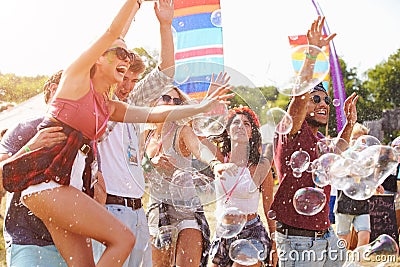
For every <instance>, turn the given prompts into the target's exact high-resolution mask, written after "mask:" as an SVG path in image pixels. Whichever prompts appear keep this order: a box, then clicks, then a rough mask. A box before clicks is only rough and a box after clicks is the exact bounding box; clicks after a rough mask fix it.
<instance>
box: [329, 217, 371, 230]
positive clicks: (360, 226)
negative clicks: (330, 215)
mask: <svg viewBox="0 0 400 267" xmlns="http://www.w3.org/2000/svg"><path fill="white" fill-rule="evenodd" d="M335 217H336V233H337V234H338V235H348V234H349V233H350V229H351V224H353V226H354V229H355V230H356V232H359V231H368V232H371V225H370V216H369V214H362V215H350V214H343V213H336V214H335Z"/></svg>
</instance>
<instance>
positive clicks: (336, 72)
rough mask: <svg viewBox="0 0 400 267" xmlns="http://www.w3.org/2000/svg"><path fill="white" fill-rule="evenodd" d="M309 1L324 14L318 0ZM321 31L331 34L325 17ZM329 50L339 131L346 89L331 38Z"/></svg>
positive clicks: (343, 121)
mask: <svg viewBox="0 0 400 267" xmlns="http://www.w3.org/2000/svg"><path fill="white" fill-rule="evenodd" d="M311 1H312V3H313V5H314V7H315V9H316V11H317V14H318V15H319V16H324V14H323V12H322V9H321V7H320V5H319V3H318V1H317V0H311ZM323 32H324V34H326V35H330V34H331V33H330V30H329V26H328V23H327V21H326V19H325V24H324V27H323ZM329 51H330V53H329V65H330V73H331V78H332V87H333V96H334V98H335V99H338V100H339V102H340V105H338V106H336V121H337V126H336V128H337V131H338V132H340V131H341V130H342V129H343V127H344V124H345V122H346V117H345V114H344V110H343V105H344V101H345V100H346V91H345V88H344V82H343V75H342V71H341V69H340V63H339V58H338V56H337V54H336V49H335V44H334V42H333V40H332V41H330V43H329Z"/></svg>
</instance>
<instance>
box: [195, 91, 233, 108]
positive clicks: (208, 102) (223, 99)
mask: <svg viewBox="0 0 400 267" xmlns="http://www.w3.org/2000/svg"><path fill="white" fill-rule="evenodd" d="M231 88H232V87H231V86H230V85H228V84H224V85H222V86H220V87H218V88H217V89H216V90H215V91H214V92H213V93H211V94H210V95H207V96H206V97H205V98H204V99H203V100H202V101H201V104H202V105H203V108H204V109H205V111H204V112H208V111H210V110H211V109H212V108H213V106H214V105H215V104H217V103H221V104H225V105H229V104H230V103H231V102H230V101H228V99H229V98H232V97H233V96H234V95H235V94H233V93H230V94H228V92H229V91H231Z"/></svg>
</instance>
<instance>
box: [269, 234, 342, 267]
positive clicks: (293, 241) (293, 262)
mask: <svg viewBox="0 0 400 267" xmlns="http://www.w3.org/2000/svg"><path fill="white" fill-rule="evenodd" d="M275 240H276V248H277V252H278V258H279V267H289V266H290V267H293V266H296V267H300V266H304V267H337V266H342V265H343V264H344V263H345V261H346V257H347V251H346V244H345V243H344V242H342V240H340V239H339V238H338V237H337V236H336V234H335V233H334V231H333V228H332V227H330V228H329V231H328V232H327V233H326V234H325V235H324V236H322V237H305V236H292V235H285V234H282V233H279V232H275Z"/></svg>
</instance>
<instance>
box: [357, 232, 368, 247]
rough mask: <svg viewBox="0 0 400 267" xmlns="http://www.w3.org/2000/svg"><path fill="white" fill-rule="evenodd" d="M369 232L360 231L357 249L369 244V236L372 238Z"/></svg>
mask: <svg viewBox="0 0 400 267" xmlns="http://www.w3.org/2000/svg"><path fill="white" fill-rule="evenodd" d="M370 234H371V233H370V232H369V231H364V230H363V231H358V234H357V236H358V242H357V247H359V246H363V245H366V244H368V243H369V236H370Z"/></svg>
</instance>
